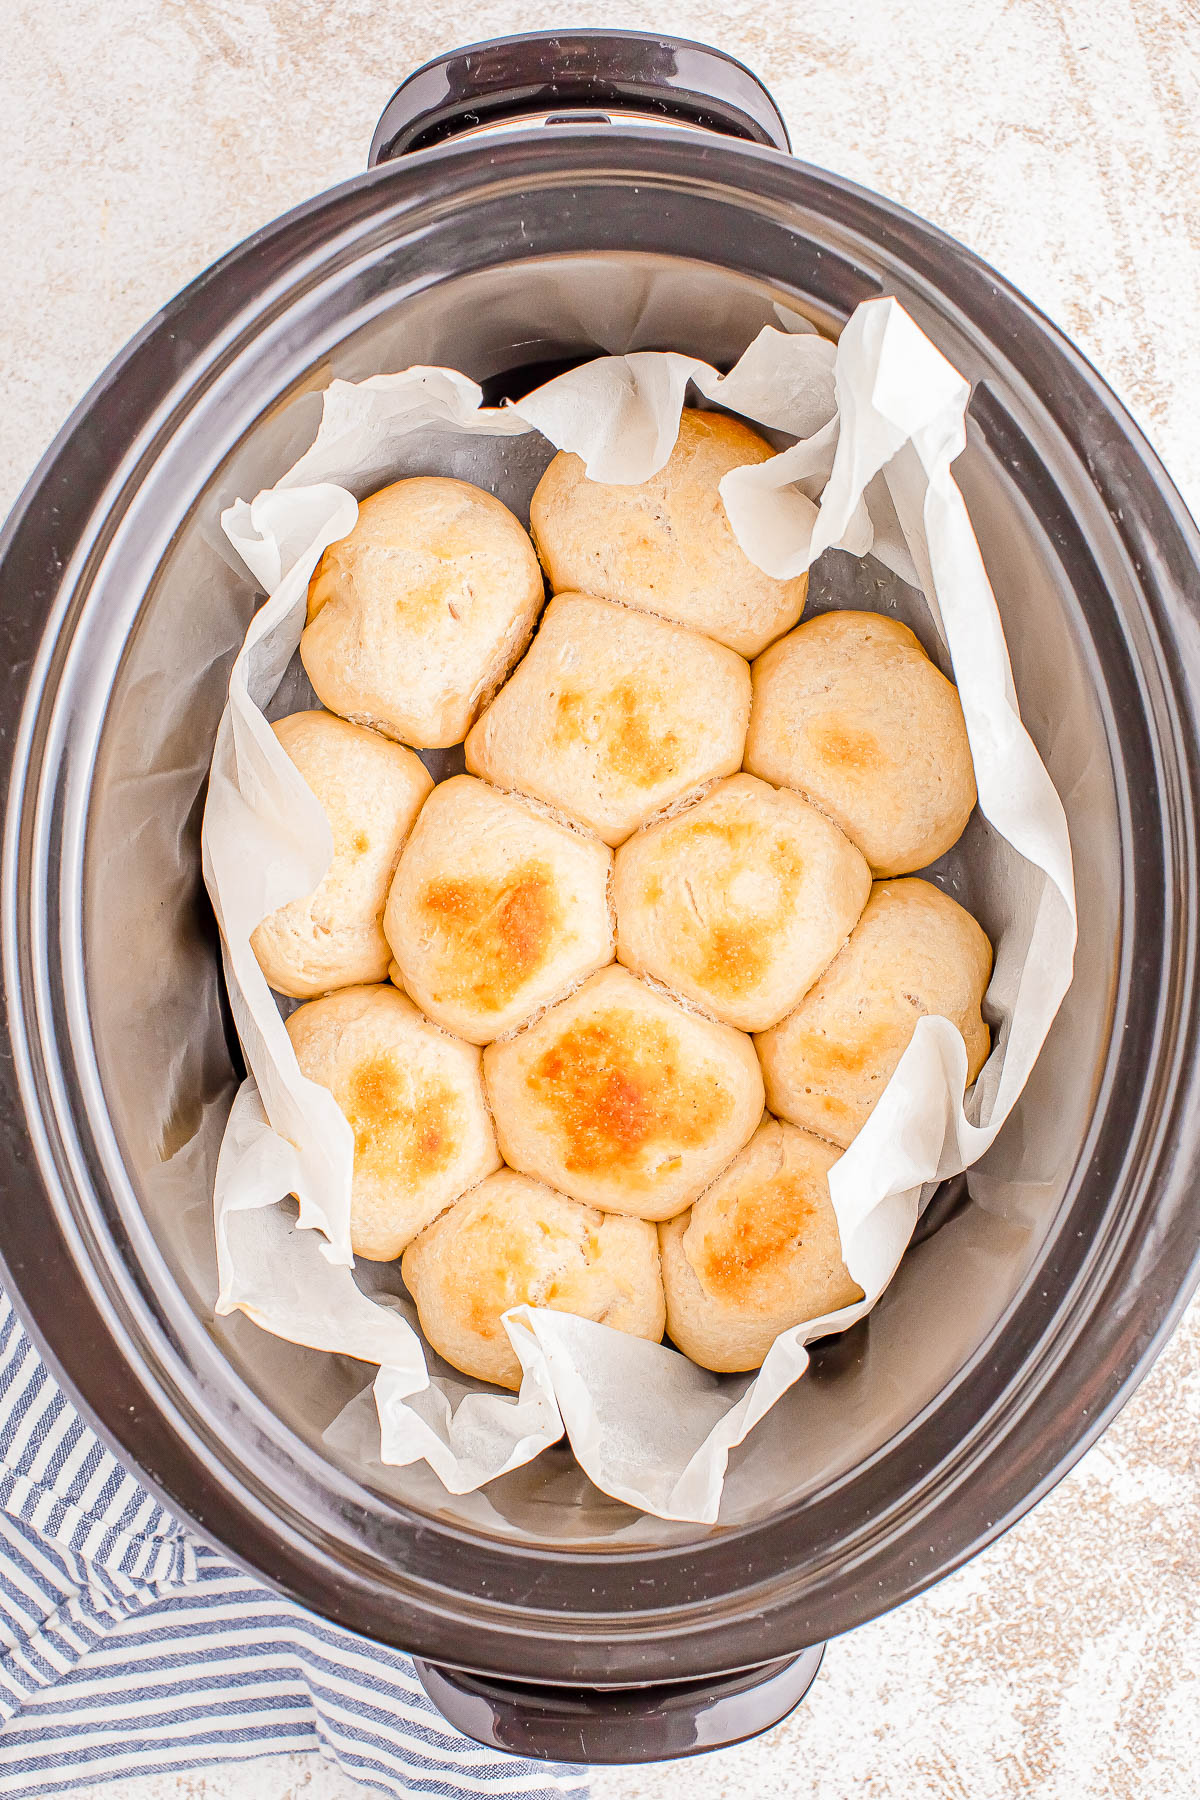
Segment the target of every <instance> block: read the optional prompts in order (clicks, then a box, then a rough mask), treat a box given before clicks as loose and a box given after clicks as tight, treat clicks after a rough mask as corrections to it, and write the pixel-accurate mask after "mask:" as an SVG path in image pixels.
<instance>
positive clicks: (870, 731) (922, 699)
mask: <svg viewBox="0 0 1200 1800" xmlns="http://www.w3.org/2000/svg"><path fill="white" fill-rule="evenodd" d="M746 768H747V769H749V770H750V772H751V774H754V775H761V776H762V777H763V779H764V781H773V782H775V784H776V785H777V786H778V787H790V788H795V789H796V792H797V793H799V794H803V795H804V797H805V799H806V800H811V801H812V803H813V805H814V806H819V807H820V809H821V811H822V812H824V813H828V814H829V817H830V818H831V819H832V820H833V822H834V824H835V825H840V826H841V828H842V830H843V831H844V832H845V834H846V836H847V837H848V838H849V839H850V841H851V842H852V843H854V844H857V845H858V847H859V849H860V850H861V851H862V853H863V855H864V856H865V857H866V859H867V861H868V862H869V863H870V865H871V869H872V871H873V872H874V873H875V874H876V875H904V874H907V873H908V872H909V871H910V870H912V869H923V868H925V867H927V865H928V864H929V863H931V862H933V861H934V860H935V859H936V858H937V857H939V856H941V855H942V853H943V852H944V851H946V850H948V849H949V848H950V846H951V844H953V843H955V842H957V840H958V838H960V837H961V836H962V832H963V828H964V827H965V825H966V823H967V820H968V818H969V817H970V815H971V809H972V807H973V806H974V805H975V770H974V765H973V764H972V761H971V746H970V744H969V743H968V742H967V728H966V725H965V723H964V721H963V714H962V706H961V705H960V703H959V698H958V689H957V688H956V687H955V686H954V684H953V682H950V681H947V680H946V677H945V676H944V675H943V674H942V672H941V670H940V669H938V668H936V667H935V666H934V664H933V663H931V662H930V660H929V658H928V657H927V656H926V654H925V652H924V650H922V648H921V646H920V644H919V643H918V641H917V639H916V638H915V637H914V636H913V634H912V632H911V631H910V630H909V629H908V626H907V625H901V624H900V622H899V621H898V620H897V619H889V618H886V617H884V615H883V614H881V613H872V612H835V613H823V614H822V615H820V617H818V618H815V619H809V620H808V621H807V623H806V624H804V625H800V626H798V627H797V629H796V630H795V631H793V632H791V633H789V635H788V636H787V637H786V638H784V639H783V641H782V642H781V643H778V644H773V645H772V646H771V648H770V649H769V650H768V651H766V652H765V654H764V655H762V656H760V657H759V659H758V661H757V662H756V663H755V665H754V707H753V710H752V712H751V715H750V732H749V736H748V738H747V740H746Z"/></svg>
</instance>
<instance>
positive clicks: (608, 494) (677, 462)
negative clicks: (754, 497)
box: [529, 409, 808, 656]
mask: <svg viewBox="0 0 1200 1800" xmlns="http://www.w3.org/2000/svg"><path fill="white" fill-rule="evenodd" d="M774 454H775V452H774V451H773V450H772V448H771V446H770V444H768V443H767V442H766V440H765V439H764V438H761V437H759V435H758V433H757V432H756V431H751V429H750V427H749V426H748V425H744V424H743V423H742V422H741V420H740V419H731V418H729V417H728V415H727V414H725V413H712V412H693V411H691V410H689V409H685V410H684V412H683V415H682V417H681V418H680V421H679V436H678V439H677V440H676V443H675V448H674V449H673V450H672V452H671V454H670V456H669V457H668V459H667V461H666V463H665V464H664V466H663V467H662V468H661V469H660V470H659V472H658V474H657V475H652V476H651V477H650V479H649V481H643V482H638V483H631V484H627V483H623V482H622V483H619V484H618V483H612V484H610V483H607V482H599V481H589V480H588V479H587V477H586V476H585V475H584V472H583V462H582V460H581V459H580V458H579V457H578V456H575V455H573V454H571V452H569V451H565V450H564V451H561V452H560V453H559V455H558V456H556V457H555V458H554V461H553V462H552V463H551V464H550V467H549V468H548V469H547V470H546V473H545V474H544V475H543V476H542V479H541V481H540V482H539V483H538V485H537V489H536V491H535V493H534V496H533V501H532V503H531V505H530V509H529V517H530V525H531V528H532V530H533V536H534V541H535V542H536V544H537V547H538V554H539V555H540V556H541V559H542V562H543V564H544V565H545V569H546V573H547V575H548V576H549V577H550V585H551V587H552V588H553V589H554V591H555V593H564V592H566V591H567V590H568V589H579V590H580V591H581V592H583V593H586V594H601V595H603V596H605V598H607V599H610V600H620V601H622V602H623V603H624V604H625V605H626V606H636V607H639V608H641V609H642V610H644V611H646V612H653V613H658V614H659V615H660V617H662V618H664V619H673V620H674V621H675V622H676V623H677V624H679V625H688V626H690V627H691V628H692V630H694V631H702V632H704V633H705V634H706V636H708V637H712V638H716V640H717V642H718V643H720V644H728V646H729V648H730V649H731V650H737V651H739V652H740V653H741V655H743V656H757V655H758V653H759V651H760V650H762V649H764V648H765V647H766V645H767V644H769V643H770V642H771V640H772V639H773V638H777V637H778V636H779V634H780V632H782V631H787V630H788V629H789V627H790V626H792V625H794V624H795V623H796V620H797V619H798V618H799V617H800V614H801V613H802V612H803V611H804V596H805V593H806V591H807V588H808V577H807V575H798V576H796V577H795V578H794V579H793V580H791V581H776V580H774V578H773V577H772V576H770V575H766V574H764V573H763V571H762V570H761V569H759V568H757V567H756V566H755V564H754V563H752V562H751V561H750V559H749V557H748V556H747V555H746V554H745V552H744V551H743V550H742V548H741V546H740V544H739V543H738V541H737V539H736V538H735V537H734V535H733V529H732V527H731V526H730V523H729V520H728V518H727V517H726V514H725V507H724V503H723V502H722V500H721V495H720V493H719V491H718V490H719V485H720V482H721V478H722V476H724V475H727V474H728V473H729V471H730V470H731V469H737V468H740V467H742V466H743V465H744V464H746V463H761V462H766V461H767V460H768V458H770V457H772V456H774Z"/></svg>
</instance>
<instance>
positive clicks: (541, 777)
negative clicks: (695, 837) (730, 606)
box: [466, 594, 750, 844]
mask: <svg viewBox="0 0 1200 1800" xmlns="http://www.w3.org/2000/svg"><path fill="white" fill-rule="evenodd" d="M749 714H750V671H749V669H748V667H747V665H746V664H745V662H743V660H742V658H741V657H740V656H735V655H734V653H733V651H732V650H726V649H723V648H722V646H721V645H720V644H714V643H711V642H710V641H709V639H707V638H702V637H698V636H697V635H696V633H695V632H692V631H684V630H683V629H682V628H681V627H680V626H678V625H667V624H665V623H664V622H663V620H661V619H652V618H650V617H649V616H648V615H647V614H645V613H638V612H630V611H629V609H628V608H627V607H624V606H610V605H609V603H608V602H607V601H605V600H594V599H592V598H591V597H590V596H589V595H586V594H560V595H559V596H558V598H557V599H556V600H552V601H551V602H550V604H549V606H548V607H547V608H546V611H545V615H544V617H543V619H542V623H541V626H540V627H539V629H538V634H537V636H536V638H535V639H534V640H533V645H532V647H531V649H530V651H529V654H528V656H527V657H526V658H525V660H524V662H523V663H522V664H521V666H520V668H519V669H518V670H517V671H516V673H515V674H514V676H513V678H512V680H511V681H510V682H509V683H508V684H507V686H506V687H504V688H502V689H501V691H500V693H499V694H497V696H496V698H495V700H493V702H492V704H491V706H489V707H488V709H487V711H486V712H485V713H484V714H483V716H482V718H481V719H480V720H479V723H478V724H477V725H476V726H475V728H474V730H473V731H472V732H471V734H470V736H469V737H468V739H467V746H466V757H467V768H468V769H469V770H470V771H471V773H472V774H473V775H482V776H484V777H486V779H487V780H488V781H491V782H494V783H495V785H496V786H497V787H501V788H516V789H518V790H519V791H520V792H521V793H525V794H532V795H534V796H535V797H536V798H537V799H539V800H544V801H546V802H547V803H548V804H549V805H550V806H554V807H557V808H558V809H559V810H560V811H561V812H563V813H566V814H567V815H568V816H569V817H570V818H572V819H577V820H578V821H579V822H580V823H581V824H583V825H587V826H588V827H590V829H591V830H592V831H594V832H596V834H597V835H598V836H599V837H602V838H603V839H604V841H605V843H606V844H619V843H620V842H621V840H622V838H626V837H628V836H629V833H630V832H631V831H633V830H635V829H636V828H637V826H639V825H640V824H641V823H642V821H643V820H644V819H648V818H649V817H650V815H651V813H654V812H657V811H658V810H659V808H660V807H663V806H666V805H668V804H669V803H670V802H671V801H673V800H677V799H678V798H679V797H680V796H681V795H683V794H686V793H688V792H690V790H691V789H692V788H696V787H700V786H702V785H703V783H704V782H706V781H711V780H712V779H713V777H714V776H716V775H731V774H732V773H733V771H734V770H735V769H736V768H738V767H739V765H740V764H741V760H742V751H743V749H744V747H745V742H746V721H747V719H748V718H749Z"/></svg>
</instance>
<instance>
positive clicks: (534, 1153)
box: [483, 966, 763, 1219]
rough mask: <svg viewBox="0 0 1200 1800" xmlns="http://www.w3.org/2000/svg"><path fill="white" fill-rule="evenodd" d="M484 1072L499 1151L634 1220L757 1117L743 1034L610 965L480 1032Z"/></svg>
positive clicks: (680, 1198) (662, 1210)
mask: <svg viewBox="0 0 1200 1800" xmlns="http://www.w3.org/2000/svg"><path fill="white" fill-rule="evenodd" d="M483 1070H484V1080H485V1082H486V1084H487V1092H488V1098H489V1100H490V1101H491V1104H492V1112H493V1114H494V1116H495V1121H496V1134H497V1137H498V1138H499V1140H500V1148H501V1152H502V1154H503V1156H504V1160H505V1161H506V1162H508V1163H510V1164H511V1165H512V1167H513V1168H514V1169H521V1170H522V1171H523V1172H524V1173H525V1174H527V1175H533V1176H536V1177H537V1178H538V1180H540V1181H546V1182H549V1183H550V1185H551V1186H552V1187H556V1188H558V1189H559V1190H560V1191H561V1192H562V1193H564V1194H569V1195H570V1196H571V1198H572V1199H574V1200H583V1201H586V1202H587V1203H588V1204H590V1205H592V1206H599V1207H600V1208H602V1210H603V1211H605V1212H614V1213H629V1214H631V1215H633V1216H634V1217H637V1218H643V1219H669V1218H671V1217H672V1216H673V1215H674V1214H675V1213H677V1212H682V1211H683V1208H684V1207H685V1206H687V1205H688V1204H689V1203H690V1202H691V1201H692V1200H694V1199H695V1197H696V1195H697V1194H698V1193H700V1192H701V1190H702V1189H703V1188H705V1187H706V1186H707V1185H708V1183H709V1182H710V1181H711V1180H712V1179H713V1177H714V1176H716V1175H717V1174H719V1173H720V1171H721V1170H722V1169H723V1168H724V1167H725V1164H726V1163H727V1162H728V1161H729V1160H730V1158H731V1157H732V1156H734V1155H736V1153H737V1152H738V1151H739V1150H740V1149H741V1147H742V1145H743V1144H744V1143H745V1142H746V1140H747V1138H748V1137H749V1136H750V1133H751V1132H752V1131H753V1130H754V1127H755V1126H756V1125H757V1124H758V1121H759V1119H760V1117H761V1115H762V1105H763V1089H762V1077H761V1074H760V1072H759V1068H758V1064H757V1062H756V1060H755V1057H754V1048H753V1045H752V1044H751V1042H750V1040H749V1038H746V1037H743V1036H742V1034H741V1032H739V1031H732V1030H731V1029H730V1028H729V1026H728V1025H718V1024H716V1023H714V1022H713V1021H712V1020H711V1019H702V1018H700V1017H699V1016H698V1015H697V1014H695V1013H691V1012H688V1011H687V1010H686V1009H685V1008H684V1007H682V1006H679V1005H677V1004H676V1002H675V1001H673V1000H669V999H668V998H667V997H666V996H665V995H664V994H660V993H658V992H656V991H655V989H653V988H650V987H647V986H646V984H645V983H644V982H641V981H638V980H637V979H636V977H635V976H633V975H631V974H630V973H629V971H628V970H627V969H621V968H617V967H615V966H614V967H611V968H607V969H601V971H600V973H599V974H598V975H593V976H592V978H591V980H590V981H585V982H584V984H583V986H582V987H581V988H578V989H576V991H575V993H573V994H571V995H570V996H569V997H568V998H567V999H566V1000H561V1001H560V1002H559V1004H558V1005H557V1006H552V1007H551V1008H550V1011H549V1012H547V1013H543V1015H542V1017H541V1018H540V1019H538V1020H536V1021H535V1023H534V1024H532V1025H530V1026H529V1027H528V1028H527V1030H525V1031H523V1032H521V1033H520V1034H519V1035H518V1036H517V1037H514V1038H506V1039H503V1040H501V1042H499V1043H496V1044H489V1045H488V1047H487V1049H486V1050H485V1051H484V1053H483Z"/></svg>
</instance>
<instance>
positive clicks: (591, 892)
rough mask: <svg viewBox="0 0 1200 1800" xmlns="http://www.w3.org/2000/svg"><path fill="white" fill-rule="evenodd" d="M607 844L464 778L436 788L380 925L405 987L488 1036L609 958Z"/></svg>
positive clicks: (463, 1026) (464, 1028)
mask: <svg viewBox="0 0 1200 1800" xmlns="http://www.w3.org/2000/svg"><path fill="white" fill-rule="evenodd" d="M611 873H612V851H611V850H609V849H608V847H607V846H606V845H604V844H602V843H600V842H598V840H597V839H596V838H594V837H584V836H582V835H581V834H580V833H579V832H577V831H572V830H570V829H568V827H566V826H565V825H560V824H557V823H556V822H555V821H554V820H553V819H549V818H547V817H546V816H545V814H544V813H542V812H540V811H538V810H537V808H536V807H535V806H534V805H533V804H532V803H531V802H530V801H528V800H524V799H521V798H519V797H518V796H517V795H514V794H502V793H500V792H499V791H498V790H497V789H496V788H493V787H489V786H488V784H487V783H486V782H484V781H477V780H475V778H474V777H473V776H471V775H456V776H454V778H453V779H452V780H450V781H444V782H442V783H441V785H440V786H439V787H437V788H435V789H434V791H433V793H432V794H431V795H430V797H429V799H428V800H427V801H426V803H425V807H424V809H423V811H422V813H421V816H420V818H419V819H418V820H417V824H416V829H415V830H414V832H413V834H412V837H411V838H410V839H409V841H408V843H407V845H406V846H405V849H404V853H403V855H402V856H401V858H400V865H399V867H398V869H397V871H396V876H395V880H394V881H393V882H392V886H391V892H390V893H389V895H388V902H387V910H386V913H385V915H384V930H385V932H386V933H387V938H388V942H389V943H390V944H391V947H392V951H393V953H394V955H395V958H396V965H397V968H398V971H399V974H400V979H401V980H402V982H403V984H404V986H405V988H406V989H407V990H408V992H409V993H410V994H411V995H412V997H413V999H414V1000H415V1001H416V1002H417V1004H418V1006H420V1007H422V1008H423V1009H424V1011H425V1012H426V1013H428V1015H429V1017H430V1018H431V1019H435V1020H436V1021H437V1023H438V1024H439V1025H444V1026H445V1027H446V1028H447V1030H449V1031H453V1032H456V1033H457V1034H458V1036H459V1037H464V1038H468V1039H469V1040H470V1041H471V1042H472V1043H477V1044H485V1043H489V1042H490V1041H491V1039H492V1038H494V1037H499V1036H500V1034H501V1033H502V1032H505V1031H511V1030H513V1029H514V1028H515V1027H516V1026H518V1025H521V1024H523V1023H524V1021H525V1020H526V1019H528V1018H530V1017H531V1016H532V1014H533V1013H535V1012H536V1011H537V1010H538V1009H539V1008H540V1007H543V1006H546V1005H547V1004H548V1003H549V1002H550V1001H552V1000H554V999H556V998H558V996H559V995H561V994H563V993H565V992H566V990H567V989H568V988H570V987H572V986H574V985H575V983H577V982H580V981H582V980H583V979H584V978H585V977H586V976H588V975H591V974H593V973H594V972H595V971H596V970H597V969H599V968H602V967H603V966H604V964H605V963H607V962H611V960H612V953H613V933H612V921H611V916H610V909H609V899H608V885H609V878H610V876H611Z"/></svg>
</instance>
